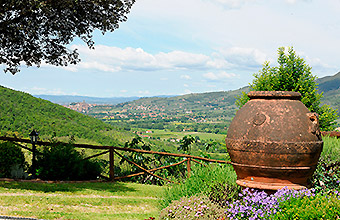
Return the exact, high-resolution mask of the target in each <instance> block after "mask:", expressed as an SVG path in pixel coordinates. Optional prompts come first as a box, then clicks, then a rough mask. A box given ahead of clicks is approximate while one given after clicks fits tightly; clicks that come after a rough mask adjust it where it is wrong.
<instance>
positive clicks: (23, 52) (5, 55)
mask: <svg viewBox="0 0 340 220" xmlns="http://www.w3.org/2000/svg"><path fill="white" fill-rule="evenodd" d="M134 2H135V0H106V1H101V0H58V1H52V0H26V1H22V0H5V1H1V3H0V63H1V64H5V65H6V68H5V72H11V73H12V74H15V73H17V72H19V69H18V67H19V66H20V64H21V62H24V63H25V64H26V65H27V66H33V65H36V66H40V64H41V62H42V61H45V62H46V63H48V64H52V65H56V66H66V65H68V64H76V63H78V62H79V61H80V59H79V56H78V55H79V54H78V53H77V51H76V50H73V51H71V50H69V49H68V48H67V47H66V46H65V45H67V44H69V43H71V42H72V40H73V39H74V38H75V37H78V38H80V39H81V40H83V41H84V42H85V43H86V44H87V45H88V47H89V48H93V45H94V41H93V40H92V33H93V31H94V30H95V29H98V30H100V31H101V32H102V33H103V34H104V33H105V32H107V31H114V30H115V29H117V28H118V27H119V23H120V22H124V21H126V20H127V17H126V15H127V14H128V13H129V12H130V9H131V6H132V5H133V3H134Z"/></svg>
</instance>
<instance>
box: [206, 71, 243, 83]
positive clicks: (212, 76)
mask: <svg viewBox="0 0 340 220" xmlns="http://www.w3.org/2000/svg"><path fill="white" fill-rule="evenodd" d="M203 77H204V78H206V79H207V80H209V81H219V80H221V81H225V80H227V79H231V78H235V77H237V75H236V74H235V73H227V72H225V71H222V72H219V73H213V72H208V73H205V74H203Z"/></svg>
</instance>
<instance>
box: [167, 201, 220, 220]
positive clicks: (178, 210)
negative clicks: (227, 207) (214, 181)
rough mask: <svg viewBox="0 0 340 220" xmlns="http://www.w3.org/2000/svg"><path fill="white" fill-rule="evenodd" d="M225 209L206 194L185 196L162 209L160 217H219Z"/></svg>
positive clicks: (188, 219) (188, 218)
mask: <svg viewBox="0 0 340 220" xmlns="http://www.w3.org/2000/svg"><path fill="white" fill-rule="evenodd" d="M222 214H223V210H222V209H221V208H220V207H219V206H218V205H216V204H214V203H212V202H210V201H209V199H208V197H206V196H205V195H200V196H192V197H190V198H187V197H183V198H182V199H181V200H177V201H173V202H172V203H171V204H170V205H169V206H168V207H167V208H165V209H163V210H162V211H161V215H160V219H164V220H165V219H187V220H190V219H203V220H204V219H207V220H208V219H209V220H210V219H217V218H218V217H220V216H222Z"/></svg>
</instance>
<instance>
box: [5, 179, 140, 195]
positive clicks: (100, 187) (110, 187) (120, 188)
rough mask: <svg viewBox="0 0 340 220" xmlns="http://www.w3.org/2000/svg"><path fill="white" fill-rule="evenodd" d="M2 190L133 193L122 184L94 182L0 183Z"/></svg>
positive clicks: (132, 189)
mask: <svg viewBox="0 0 340 220" xmlns="http://www.w3.org/2000/svg"><path fill="white" fill-rule="evenodd" d="M0 187H1V188H7V189H21V190H33V191H37V192H44V193H49V192H51V193H54V192H77V191H83V190H95V191H105V192H109V193H113V192H133V191H136V190H135V189H134V188H132V187H127V186H126V184H124V183H122V182H93V183H88V182H87V183H81V182H79V183H41V182H20V181H19V182H16V181H0Z"/></svg>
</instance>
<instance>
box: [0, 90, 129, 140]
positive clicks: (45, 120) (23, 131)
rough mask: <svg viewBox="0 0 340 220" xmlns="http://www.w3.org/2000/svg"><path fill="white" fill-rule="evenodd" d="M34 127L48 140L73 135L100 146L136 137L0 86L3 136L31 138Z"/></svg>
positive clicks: (77, 138) (58, 106)
mask: <svg viewBox="0 0 340 220" xmlns="http://www.w3.org/2000/svg"><path fill="white" fill-rule="evenodd" d="M33 128H35V129H36V130H38V132H39V133H40V136H41V137H45V138H49V137H51V136H52V135H54V136H56V137H70V136H74V137H75V138H76V140H82V141H83V142H90V143H99V144H116V143H123V142H125V140H126V139H129V138H130V137H132V136H133V135H132V134H131V133H129V132H126V131H119V130H117V128H115V127H114V126H112V125H109V124H106V123H104V122H102V121H100V120H97V119H95V118H93V117H90V116H86V115H83V114H80V113H78V112H75V111H72V110H70V109H67V108H64V107H62V106H60V105H57V104H53V103H51V102H49V101H46V100H43V99H39V98H35V97H33V96H31V95H29V94H27V93H24V92H18V91H14V90H11V89H8V88H5V87H2V86H0V132H1V134H4V133H6V132H18V133H19V135H21V136H23V137H28V134H29V133H30V132H31V131H32V129H33Z"/></svg>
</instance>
